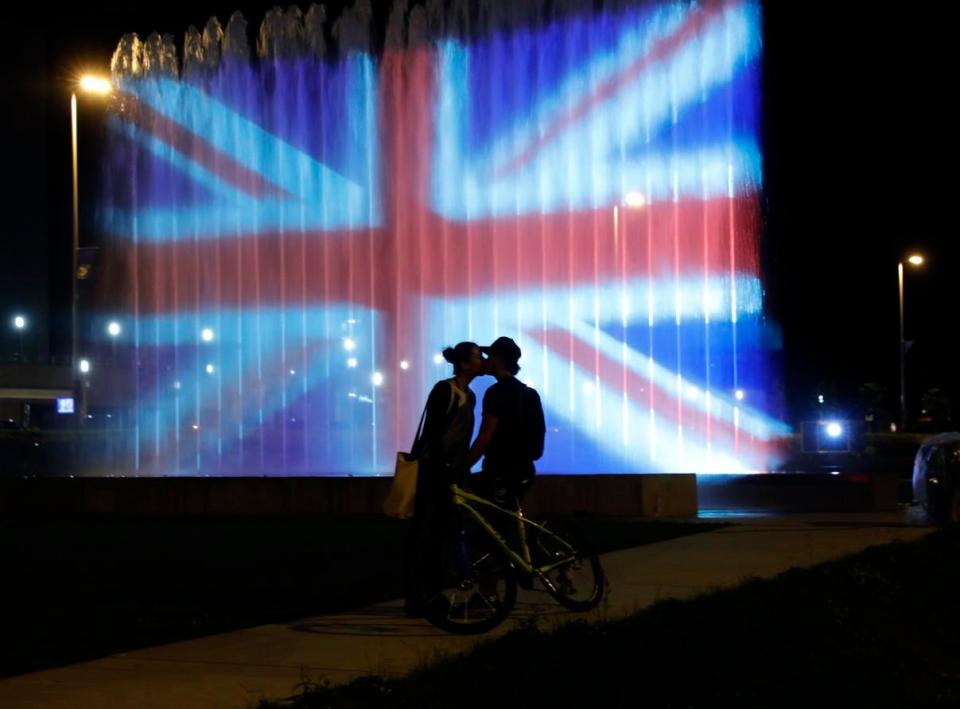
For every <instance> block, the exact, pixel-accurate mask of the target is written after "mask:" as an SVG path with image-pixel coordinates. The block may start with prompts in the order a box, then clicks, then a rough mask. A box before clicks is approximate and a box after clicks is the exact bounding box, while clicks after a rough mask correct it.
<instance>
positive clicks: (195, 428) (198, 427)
mask: <svg viewBox="0 0 960 709" xmlns="http://www.w3.org/2000/svg"><path fill="white" fill-rule="evenodd" d="M190 428H192V429H193V430H194V431H199V430H200V424H198V423H195V424H193V425H192V426H191V427H190Z"/></svg>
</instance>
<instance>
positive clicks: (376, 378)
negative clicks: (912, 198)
mask: <svg viewBox="0 0 960 709" xmlns="http://www.w3.org/2000/svg"><path fill="white" fill-rule="evenodd" d="M370 382H371V383H372V384H373V385H374V386H375V387H378V386H382V385H383V373H382V372H374V373H373V376H372V377H370Z"/></svg>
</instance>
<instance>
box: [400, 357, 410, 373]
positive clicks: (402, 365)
mask: <svg viewBox="0 0 960 709" xmlns="http://www.w3.org/2000/svg"><path fill="white" fill-rule="evenodd" d="M400 369H402V370H403V371H407V370H408V369H410V363H409V362H408V361H407V360H405V359H404V360H400Z"/></svg>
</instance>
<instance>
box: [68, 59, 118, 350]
mask: <svg viewBox="0 0 960 709" xmlns="http://www.w3.org/2000/svg"><path fill="white" fill-rule="evenodd" d="M77 88H78V89H79V90H80V91H82V92H83V93H86V94H93V95H98V96H106V95H108V94H109V93H110V92H111V90H112V88H113V86H112V84H111V83H110V80H109V79H105V78H103V77H100V76H94V75H92V74H86V75H84V76H82V77H80V81H79V82H78V83H77ZM70 149H71V150H70V154H71V158H72V167H73V267H72V271H71V274H70V285H71V288H70V339H71V347H70V364H71V366H74V367H75V366H76V362H77V255H78V253H79V251H80V186H79V181H80V178H79V174H78V171H77V91H73V92H72V93H71V94H70Z"/></svg>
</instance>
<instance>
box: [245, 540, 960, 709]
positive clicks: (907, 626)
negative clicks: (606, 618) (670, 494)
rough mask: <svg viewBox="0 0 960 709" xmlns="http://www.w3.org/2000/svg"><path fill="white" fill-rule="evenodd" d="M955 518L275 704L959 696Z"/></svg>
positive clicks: (841, 701) (933, 700) (949, 699)
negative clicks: (891, 539) (863, 547)
mask: <svg viewBox="0 0 960 709" xmlns="http://www.w3.org/2000/svg"><path fill="white" fill-rule="evenodd" d="M958 559H960V531H958V530H956V529H951V530H944V531H938V532H935V533H934V534H932V535H930V536H928V537H926V538H924V539H922V540H920V541H917V542H911V543H904V544H894V545H889V546H882V547H873V548H871V549H868V550H867V551H865V552H862V553H860V554H857V555H853V556H850V557H847V558H845V559H841V560H839V561H835V562H830V563H826V564H822V565H820V566H816V567H812V568H808V569H804V570H793V571H789V572H787V573H784V574H781V575H780V576H778V577H776V578H774V579H771V580H766V581H760V580H757V581H752V582H749V583H747V584H745V585H743V586H741V587H739V588H737V589H733V590H728V591H720V592H716V593H713V594H710V595H706V596H702V597H699V598H697V599H694V600H689V601H665V602H661V603H658V604H656V605H654V606H652V607H651V608H649V609H648V610H646V611H643V612H641V613H639V614H637V615H635V616H633V617H631V618H628V619H625V620H621V621H616V622H608V623H599V624H586V623H580V624H572V625H567V626H563V627H562V628H561V629H560V630H559V631H557V632H556V633H553V634H550V635H547V634H545V633H543V632H541V630H540V629H539V628H538V627H537V623H536V622H531V623H528V624H527V625H525V626H524V627H521V628H518V629H516V630H515V631H513V632H511V633H510V634H508V635H506V636H504V637H502V638H500V639H498V640H495V641H492V642H490V643H487V644H485V645H482V646H479V647H478V648H477V649H475V650H474V651H473V652H471V653H470V654H469V655H467V656H466V657H459V658H452V659H449V660H446V661H441V662H439V663H437V664H434V665H432V666H429V667H427V668H425V669H422V670H420V671H418V672H416V673H414V674H413V675H411V676H409V677H407V678H404V679H399V680H384V679H380V678H376V677H369V678H363V679H359V680H356V681H354V682H353V683H351V684H349V685H346V686H342V687H335V688H329V687H313V688H307V690H306V691H305V693H304V694H303V695H302V696H299V697H296V698H293V699H291V700H287V701H285V702H280V703H267V702H265V703H263V704H262V705H261V709H270V708H276V707H291V706H293V707H297V708H298V709H305V708H307V707H449V706H457V707H491V706H531V707H533V706H537V707H541V706H543V707H585V706H595V707H635V706H643V707H706V706H710V707H714V706H764V707H771V706H777V707H780V706H790V707H794V706H804V707H806V706H857V707H860V706H869V707H905V706H915V707H956V706H960V613H958V612H957V594H956V590H957V588H960V564H958V563H957V560H958Z"/></svg>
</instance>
